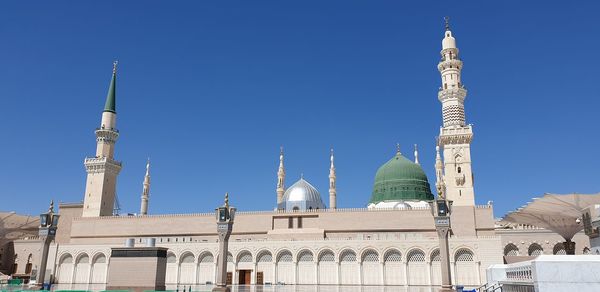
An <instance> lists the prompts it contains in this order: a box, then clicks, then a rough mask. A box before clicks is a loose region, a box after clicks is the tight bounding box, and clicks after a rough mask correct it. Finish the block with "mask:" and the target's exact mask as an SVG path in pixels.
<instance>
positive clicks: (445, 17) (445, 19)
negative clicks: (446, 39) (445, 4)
mask: <svg viewBox="0 0 600 292" xmlns="http://www.w3.org/2000/svg"><path fill="white" fill-rule="evenodd" d="M444 22H445V23H446V31H449V30H450V17H449V16H444Z"/></svg>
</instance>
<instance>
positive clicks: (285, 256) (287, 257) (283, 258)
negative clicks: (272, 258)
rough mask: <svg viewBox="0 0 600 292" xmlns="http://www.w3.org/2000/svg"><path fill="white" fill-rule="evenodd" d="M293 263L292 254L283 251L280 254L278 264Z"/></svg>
mask: <svg viewBox="0 0 600 292" xmlns="http://www.w3.org/2000/svg"><path fill="white" fill-rule="evenodd" d="M292 261H293V258H292V253H291V252H290V251H287V250H285V251H282V252H280V253H279V257H278V258H277V262H278V263H279V262H283V263H291V262H292Z"/></svg>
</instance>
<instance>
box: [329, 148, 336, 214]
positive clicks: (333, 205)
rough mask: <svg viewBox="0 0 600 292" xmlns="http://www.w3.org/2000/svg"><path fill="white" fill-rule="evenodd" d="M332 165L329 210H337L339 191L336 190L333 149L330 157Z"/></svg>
mask: <svg viewBox="0 0 600 292" xmlns="http://www.w3.org/2000/svg"><path fill="white" fill-rule="evenodd" d="M329 160H330V161H331V165H330V166H329V208H331V209H336V208H337V191H336V189H335V179H336V178H335V166H334V165H333V149H331V155H330V157H329Z"/></svg>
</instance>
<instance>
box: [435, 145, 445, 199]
mask: <svg viewBox="0 0 600 292" xmlns="http://www.w3.org/2000/svg"><path fill="white" fill-rule="evenodd" d="M435 188H436V189H437V194H438V197H441V198H445V189H446V186H445V184H444V164H443V162H442V157H441V156H440V146H439V145H436V146H435Z"/></svg>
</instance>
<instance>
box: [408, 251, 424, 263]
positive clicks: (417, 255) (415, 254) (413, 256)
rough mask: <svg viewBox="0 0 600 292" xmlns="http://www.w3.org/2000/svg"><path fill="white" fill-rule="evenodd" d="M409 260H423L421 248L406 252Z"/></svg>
mask: <svg viewBox="0 0 600 292" xmlns="http://www.w3.org/2000/svg"><path fill="white" fill-rule="evenodd" d="M408 261H409V262H424V261H425V253H424V252H423V251H421V250H413V251H411V252H410V253H409V254H408Z"/></svg>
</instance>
